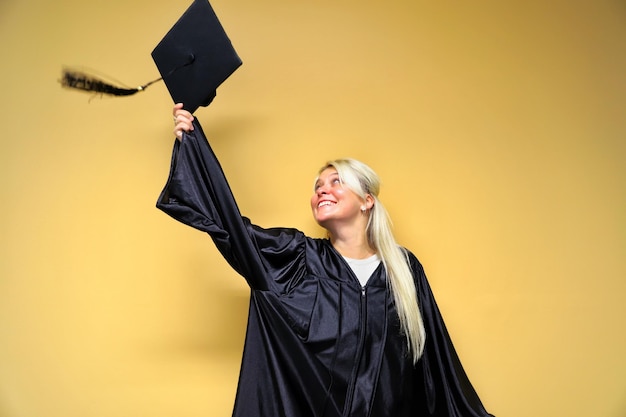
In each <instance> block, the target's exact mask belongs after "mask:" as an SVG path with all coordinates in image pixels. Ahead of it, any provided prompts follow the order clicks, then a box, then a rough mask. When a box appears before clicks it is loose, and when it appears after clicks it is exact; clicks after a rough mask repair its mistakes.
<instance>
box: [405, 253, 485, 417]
mask: <svg viewBox="0 0 626 417" xmlns="http://www.w3.org/2000/svg"><path fill="white" fill-rule="evenodd" d="M410 261H411V269H412V270H413V273H414V275H415V281H416V286H417V293H418V300H419V303H420V311H421V312H422V318H423V320H424V327H425V330H426V345H425V347H424V353H423V355H422V357H421V358H420V360H419V362H418V363H417V365H416V367H415V371H414V378H415V382H414V383H415V387H416V389H415V393H416V395H417V397H418V400H417V401H416V403H417V404H419V408H420V413H419V414H418V415H420V416H421V415H423V416H436V417H449V416H454V417H484V416H491V417H493V415H492V414H489V413H488V412H487V410H485V408H484V406H483V404H482V402H481V401H480V398H479V396H478V394H477V393H476V391H475V389H474V387H473V386H472V384H471V382H470V380H469V378H468V376H467V374H466V373H465V370H464V369H463V365H462V364H461V361H460V359H459V356H458V354H457V352H456V350H455V348H454V344H453V343H452V339H451V338H450V335H449V333H448V330H447V328H446V324H445V322H444V320H443V316H442V315H441V312H440V310H439V307H438V306H437V302H436V301H435V297H434V295H433V292H432V290H431V288H430V284H429V283H428V280H427V278H426V274H425V272H424V268H423V267H422V265H421V263H420V262H419V261H418V260H417V258H416V257H415V256H414V255H413V254H411V255H410Z"/></svg>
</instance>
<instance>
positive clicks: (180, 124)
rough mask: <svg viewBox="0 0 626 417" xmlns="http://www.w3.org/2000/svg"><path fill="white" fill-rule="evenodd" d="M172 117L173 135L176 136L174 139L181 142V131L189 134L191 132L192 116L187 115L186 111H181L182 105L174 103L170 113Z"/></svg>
mask: <svg viewBox="0 0 626 417" xmlns="http://www.w3.org/2000/svg"><path fill="white" fill-rule="evenodd" d="M172 114H173V115H174V125H175V127H174V134H175V135H176V139H178V140H181V139H182V138H183V131H185V132H190V131H192V130H193V125H192V124H191V122H193V115H192V114H191V113H189V112H188V111H187V110H183V103H176V104H175V105H174V110H173V111H172Z"/></svg>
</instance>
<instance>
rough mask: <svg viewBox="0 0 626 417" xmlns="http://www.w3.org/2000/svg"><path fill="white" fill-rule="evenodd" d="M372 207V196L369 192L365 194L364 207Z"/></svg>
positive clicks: (368, 208)
mask: <svg viewBox="0 0 626 417" xmlns="http://www.w3.org/2000/svg"><path fill="white" fill-rule="evenodd" d="M372 207H374V197H372V195H371V194H367V195H366V196H365V208H366V209H367V210H371V209H372Z"/></svg>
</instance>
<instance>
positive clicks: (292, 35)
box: [0, 0, 626, 417]
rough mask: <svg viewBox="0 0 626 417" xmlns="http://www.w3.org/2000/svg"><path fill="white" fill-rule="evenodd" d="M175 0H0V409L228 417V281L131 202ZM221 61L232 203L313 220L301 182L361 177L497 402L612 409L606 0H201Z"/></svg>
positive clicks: (218, 113) (619, 230)
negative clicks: (99, 76)
mask: <svg viewBox="0 0 626 417" xmlns="http://www.w3.org/2000/svg"><path fill="white" fill-rule="evenodd" d="M190 3H191V1H183V0H175V1H174V0H170V1H162V0H161V1H148V0H136V1H119V0H110V1H107V2H91V3H85V2H83V1H77V0H58V1H55V2H52V1H44V0H20V1H18V0H2V2H0V56H2V60H1V63H0V75H1V76H0V91H1V92H2V93H1V94H2V103H1V104H0V121H1V124H0V126H2V129H3V135H2V138H3V139H2V140H1V150H0V167H1V168H0V169H1V171H0V173H1V175H0V190H1V192H2V203H1V204H0V215H1V220H0V222H1V223H0V225H1V226H0V233H1V236H2V239H1V240H0V245H1V246H0V248H1V252H0V416H2V417H41V416H46V417H84V416H90V417H124V416H151V417H160V416H163V417H171V416H185V417H195V416H198V417H200V416H226V415H230V411H231V407H232V402H233V398H234V391H235V387H236V382H237V374H238V367H239V358H240V354H241V348H242V341H243V335H244V325H245V317H246V313H247V310H246V309H247V295H248V294H247V290H246V288H245V286H244V285H243V283H242V280H241V279H240V278H239V277H238V276H236V275H235V274H234V273H233V272H232V271H231V270H230V269H229V268H228V267H227V265H226V264H225V262H224V261H223V260H222V259H221V258H220V256H219V255H218V254H217V252H216V250H215V249H214V247H213V245H212V243H211V242H210V240H209V239H208V238H207V237H206V236H205V235H203V234H202V233H199V232H197V231H194V230H192V229H189V228H186V227H184V226H182V225H180V224H178V223H176V222H174V221H173V220H171V219H170V218H169V217H167V216H166V215H164V214H163V213H161V212H159V211H158V210H156V209H155V208H154V203H155V201H156V197H157V196H158V193H159V192H160V190H161V188H162V186H163V185H164V183H165V180H166V177H167V173H168V169H169V158H170V151H171V146H172V143H173V136H172V134H171V129H172V126H171V118H170V116H169V113H170V108H171V101H170V98H169V96H168V94H167V91H166V89H165V87H164V86H163V85H155V86H152V87H150V88H149V89H148V90H147V91H145V92H144V93H142V94H139V95H136V96H133V97H128V98H116V99H111V98H99V97H95V98H92V97H90V96H89V95H87V94H83V93H80V92H74V91H67V90H64V89H62V88H61V87H60V86H59V84H58V83H57V80H58V78H59V75H60V71H61V67H62V66H63V65H75V66H85V67H89V68H96V69H98V70H99V71H101V72H102V73H104V74H107V75H109V76H110V77H115V78H117V79H120V80H122V81H124V82H126V83H129V84H131V85H138V84H141V83H143V82H146V81H149V80H151V79H153V78H156V77H157V76H158V74H157V71H156V69H155V67H154V65H153V63H152V60H151V58H150V52H151V50H152V48H153V47H154V46H155V44H156V43H157V42H158V41H159V40H160V38H161V37H162V35H163V34H164V33H165V32H166V31H167V29H168V28H169V27H170V26H171V24H173V23H174V21H175V20H176V19H177V18H178V16H179V15H180V14H182V12H183V11H184V10H185V9H186V8H187V6H188V5H189V4H190ZM213 6H214V7H215V9H216V11H217V13H218V15H219V16H220V19H221V20H222V23H223V24H224V26H225V27H226V30H227V31H228V33H229V35H230V36H231V39H232V41H233V43H234V45H235V47H236V48H237V50H238V52H239V54H240V55H241V57H242V59H243V61H244V65H243V66H242V67H241V68H240V69H239V70H238V71H237V72H236V73H235V74H234V75H233V76H232V77H231V78H230V79H229V80H228V81H227V83H225V84H224V85H223V86H222V87H221V88H220V89H219V91H218V97H217V99H216V100H215V102H214V104H212V105H211V107H210V108H208V109H201V110H199V111H198V112H197V114H196V115H197V116H198V118H199V119H200V120H201V122H202V124H203V126H204V128H205V131H206V132H207V134H208V135H209V136H210V137H211V138H212V143H213V146H214V148H215V151H216V152H217V154H218V156H219V157H220V158H221V161H222V163H223V166H224V169H225V171H226V172H227V174H228V175H229V178H230V181H231V185H232V188H233V190H234V192H235V194H236V196H237V197H238V200H239V203H240V206H241V209H242V211H243V212H244V214H246V215H247V216H249V217H251V218H252V219H253V220H254V221H255V222H256V223H258V224H260V225H263V226H276V225H282V226H295V227H299V228H301V229H303V230H305V231H306V232H307V233H309V234H312V235H319V234H320V233H321V231H320V230H319V229H318V228H317V226H316V225H315V224H314V223H313V221H312V220H311V218H310V213H309V208H308V198H309V192H310V186H311V183H312V179H313V176H314V174H315V172H316V170H317V168H318V167H319V166H320V165H321V164H322V163H323V162H324V161H326V160H327V159H330V158H335V157H342V156H353V157H356V158H359V159H362V160H364V161H366V162H368V163H369V164H370V165H372V166H373V167H374V169H376V170H377V171H378V172H379V174H380V175H381V176H382V178H383V181H384V185H383V191H382V194H381V198H382V200H383V201H384V202H385V203H386V205H387V206H388V209H389V211H390V212H391V214H392V216H393V219H394V224H395V226H396V233H397V235H398V239H399V240H400V242H401V243H402V244H404V245H405V246H408V247H409V248H411V249H412V250H413V251H414V252H415V253H416V254H417V255H418V257H419V258H420V259H421V261H422V262H423V263H424V265H425V267H426V270H427V273H428V275H429V278H430V281H431V284H432V286H433V287H434V290H435V292H436V296H437V299H438V302H439V304H440V307H441V309H442V310H443V313H444V315H445V318H446V322H447V324H448V326H449V329H450V332H451V333H452V336H453V339H454V341H455V344H456V346H457V348H458V350H459V353H460V356H461V358H462V361H463V363H464V365H465V367H466V370H467V372H468V373H469V375H470V377H471V380H472V382H473V383H474V385H475V387H476V389H477V390H478V392H479V394H480V395H481V398H482V400H483V402H484V403H485V405H486V406H487V408H488V409H489V410H490V411H491V412H493V413H494V414H496V415H497V416H499V417H527V416H533V417H554V416H568V417H589V416H594V417H595V416H603V417H624V415H626V359H625V353H626V338H625V336H624V330H625V317H626V303H625V302H624V295H625V292H626V283H625V278H626V263H625V261H624V255H625V249H626V195H625V191H626V168H625V166H626V164H625V158H626V145H625V139H626V122H625V121H626V81H625V80H626V78H625V75H626V8H625V7H624V4H623V2H618V1H609V0H586V1H585V0H583V1H573V2H572V1H567V2H566V1H522V0H517V1H485V2H471V4H470V2H451V1H442V2H425V1H417V0H386V1H382V0H381V1H376V2H374V1H363V0H361V1H355V0H339V1H338V0H332V1H331V0H320V1H314V2H311V1H295V0H282V1H278V0H267V1H256V0H255V1H253V0H232V1H226V0H214V1H213Z"/></svg>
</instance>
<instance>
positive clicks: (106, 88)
mask: <svg viewBox="0 0 626 417" xmlns="http://www.w3.org/2000/svg"><path fill="white" fill-rule="evenodd" d="M161 79H162V78H157V79H156V80H153V81H150V82H149V83H147V84H144V85H140V86H139V87H136V88H124V87H118V86H115V85H113V84H110V83H108V82H106V81H103V80H102V79H100V78H98V77H95V76H93V75H90V74H87V73H85V72H82V71H76V70H70V69H65V70H63V74H62V77H61V80H60V82H61V85H62V86H63V87H67V88H74V89H77V90H83V91H89V92H93V93H100V94H107V95H111V96H130V95H133V94H135V93H138V92H140V91H143V90H145V89H146V88H148V87H149V86H150V85H152V84H154V83H156V82H158V81H161Z"/></svg>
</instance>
